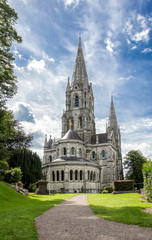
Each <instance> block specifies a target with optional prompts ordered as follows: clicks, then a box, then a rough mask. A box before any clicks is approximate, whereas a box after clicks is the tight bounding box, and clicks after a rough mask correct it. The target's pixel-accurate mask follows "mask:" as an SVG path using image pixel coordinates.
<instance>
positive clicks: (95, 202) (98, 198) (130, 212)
mask: <svg viewBox="0 0 152 240" xmlns="http://www.w3.org/2000/svg"><path fill="white" fill-rule="evenodd" d="M88 202H89V204H90V207H91V209H92V210H93V212H94V213H95V214H96V215H97V216H98V217H101V218H105V219H107V220H111V221H116V222H122V223H126V224H135V225H139V226H144V227H152V214H148V213H145V212H143V211H142V209H144V208H148V207H152V203H148V202H147V201H145V200H143V199H142V198H141V196H140V194H138V193H127V194H114V195H113V194H90V195H89V196H88Z"/></svg>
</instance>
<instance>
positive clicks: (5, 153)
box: [0, 109, 33, 161]
mask: <svg viewBox="0 0 152 240" xmlns="http://www.w3.org/2000/svg"><path fill="white" fill-rule="evenodd" d="M32 138H33V137H32V135H31V134H28V135H26V134H25V132H24V130H23V127H22V126H21V124H20V123H19V122H18V121H17V120H14V116H13V114H12V112H11V111H7V110H4V109H0V161H7V160H8V159H9V158H10V156H11V153H12V150H13V149H14V148H16V147H29V146H30V144H31V141H32Z"/></svg>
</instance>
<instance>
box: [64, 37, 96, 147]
mask: <svg viewBox="0 0 152 240" xmlns="http://www.w3.org/2000/svg"><path fill="white" fill-rule="evenodd" d="M69 122H72V130H73V131H75V132H76V133H77V134H78V135H79V137H80V138H81V139H82V140H83V141H84V142H86V143H90V142H91V135H94V134H95V120H94V96H93V90H92V84H91V83H90V84H89V81H88V75H87V70H86V65H85V61H84V56H83V51H82V46H81V37H79V45H78V50H77V55H76V60H75V65H74V70H73V76H72V82H71V84H70V80H69V78H68V83H67V88H66V111H65V112H64V113H63V116H62V137H63V136H64V135H65V133H66V132H67V131H68V130H69Z"/></svg>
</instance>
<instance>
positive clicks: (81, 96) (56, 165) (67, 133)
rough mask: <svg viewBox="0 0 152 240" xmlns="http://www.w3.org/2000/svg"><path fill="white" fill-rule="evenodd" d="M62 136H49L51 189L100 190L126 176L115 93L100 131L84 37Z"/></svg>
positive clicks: (46, 156) (68, 90) (46, 145)
mask: <svg viewBox="0 0 152 240" xmlns="http://www.w3.org/2000/svg"><path fill="white" fill-rule="evenodd" d="M61 135H62V138H61V139H58V140H56V139H54V140H52V139H51V137H50V139H49V140H48V141H47V135H46V136H45V143H44V158H43V164H42V171H43V175H44V177H45V178H46V180H47V181H48V190H49V191H50V192H99V191H100V190H101V189H103V188H104V187H105V186H111V185H112V182H113V181H114V180H120V179H123V171H122V156H121V135H120V129H119V127H118V123H117V117H116V113H115V107H114V102H113V96H112V97H111V107H110V114H109V121H108V126H107V128H106V132H105V133H100V134H96V129H95V116H94V96H93V90H92V84H91V83H89V81H88V76H87V71H86V66H85V61H84V56H83V51H82V46H81V38H79V45H78V51H77V56H76V61H75V66H74V71H73V77H72V82H71V84H70V80H69V78H68V83H67V88H66V110H65V111H64V112H63V115H62V133H61Z"/></svg>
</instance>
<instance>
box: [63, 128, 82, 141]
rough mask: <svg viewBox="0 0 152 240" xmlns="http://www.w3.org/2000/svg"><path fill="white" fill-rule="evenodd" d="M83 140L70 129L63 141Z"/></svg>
mask: <svg viewBox="0 0 152 240" xmlns="http://www.w3.org/2000/svg"><path fill="white" fill-rule="evenodd" d="M71 139H74V140H81V139H80V137H79V136H78V135H77V133H76V132H74V131H72V130H71V129H69V131H68V132H67V133H66V134H65V135H64V137H63V138H62V140H71Z"/></svg>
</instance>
